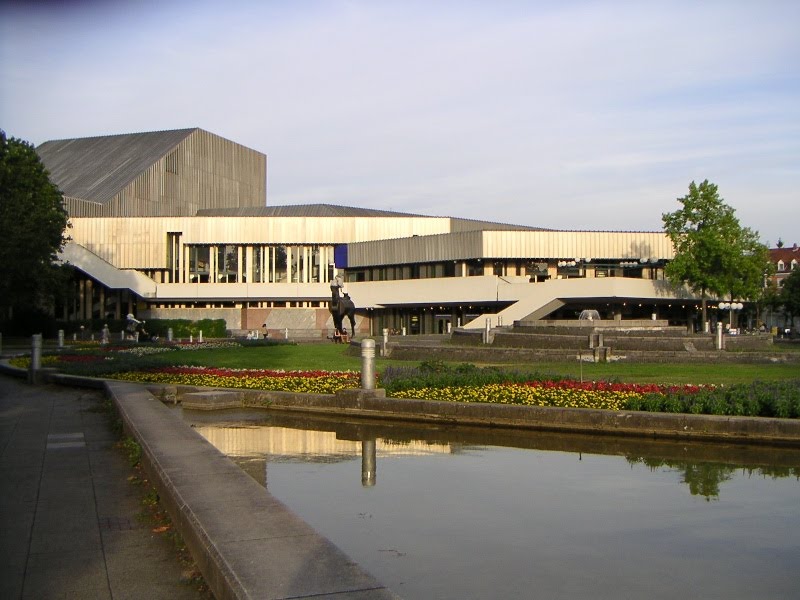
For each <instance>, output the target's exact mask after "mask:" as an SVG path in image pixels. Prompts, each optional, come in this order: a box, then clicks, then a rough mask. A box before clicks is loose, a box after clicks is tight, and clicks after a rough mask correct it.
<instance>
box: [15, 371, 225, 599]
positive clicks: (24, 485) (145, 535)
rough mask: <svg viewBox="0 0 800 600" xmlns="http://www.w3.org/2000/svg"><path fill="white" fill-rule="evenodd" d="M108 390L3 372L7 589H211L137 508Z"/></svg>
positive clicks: (88, 592) (104, 594)
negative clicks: (194, 582)
mask: <svg viewBox="0 0 800 600" xmlns="http://www.w3.org/2000/svg"><path fill="white" fill-rule="evenodd" d="M102 398H103V394H102V393H101V392H100V391H93V390H87V389H79V388H65V387H59V386H52V385H46V386H31V385H28V384H27V383H26V382H25V381H24V380H21V379H15V378H12V377H9V376H7V375H2V374H0V598H4V599H5V598H9V599H12V598H35V599H37V600H38V599H46V598H92V599H95V598H97V599H103V598H113V599H119V598H137V599H139V598H148V599H159V598H164V599H167V598H169V599H178V600H180V599H184V598H186V599H196V598H208V597H209V595H208V594H205V595H204V594H201V593H199V592H198V591H196V590H195V589H194V588H193V587H192V586H191V585H189V584H188V583H186V582H184V581H183V580H182V576H183V574H182V567H181V566H180V564H179V562H178V559H177V556H176V552H175V550H174V548H173V547H172V544H171V542H170V541H169V540H168V539H165V538H164V537H162V536H159V535H157V534H154V533H153V532H152V531H151V527H150V526H148V525H147V524H146V523H144V522H142V521H141V520H140V519H139V518H138V515H139V514H140V512H141V504H140V497H141V496H140V494H141V489H140V488H138V487H136V486H134V485H132V484H131V483H130V482H129V481H128V477H129V476H130V475H131V469H130V467H129V465H128V463H127V460H126V458H125V456H124V454H123V453H122V452H121V451H120V450H119V449H117V448H114V443H115V442H116V441H117V440H116V437H115V436H114V434H113V433H112V432H111V430H110V428H109V425H108V420H107V417H106V415H105V414H104V413H103V412H102V411H95V410H92V409H93V408H95V407H97V406H98V403H99V402H100V401H101V400H102Z"/></svg>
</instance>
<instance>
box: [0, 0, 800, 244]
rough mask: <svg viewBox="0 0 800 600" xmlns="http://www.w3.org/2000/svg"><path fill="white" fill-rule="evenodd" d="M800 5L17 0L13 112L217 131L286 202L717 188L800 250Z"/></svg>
mask: <svg viewBox="0 0 800 600" xmlns="http://www.w3.org/2000/svg"><path fill="white" fill-rule="evenodd" d="M798 23H800V3H799V2H794V1H769V0H765V1H759V2H750V1H747V2H745V1H736V0H727V1H723V2H714V1H708V2H696V1H694V2H683V1H680V0H677V1H671V2H634V1H631V2H627V1H607V2H581V1H569V2H504V1H498V2H452V1H444V2H415V1H404V2H401V1H398V2H390V1H386V2H380V1H373V2H362V1H358V0H353V1H349V2H348V1H330V2H325V1H317V2H315V1H302V0H300V1H296V2H247V1H237V0H232V1H230V2H225V3H222V2H209V1H199V2H181V1H176V2H169V1H163V2H153V1H148V0H144V1H132V0H131V1H121V0H120V1H116V2H103V1H101V0H94V1H84V2H79V1H75V0H72V1H70V0H67V1H65V2H60V3H59V2H23V1H21V0H19V1H17V2H7V1H3V2H2V3H0V75H2V78H1V79H0V127H2V128H3V129H4V130H5V131H6V132H7V133H8V134H9V135H13V136H16V137H20V138H23V139H26V140H28V141H31V142H32V143H34V144H40V143H42V142H44V141H46V140H50V139H60V138H67V137H85V136H93V135H106V134H113V133H128V132H135V131H154V130H160V129H179V128H184V127H195V126H197V127H201V128H203V129H206V130H208V131H211V132H213V133H216V134H218V135H221V136H223V137H226V138H229V139H232V140H234V141H237V142H239V143H242V144H244V145H246V146H249V147H252V148H255V149H256V150H259V151H261V152H264V153H265V154H267V156H268V181H267V194H268V196H267V202H268V204H298V203H311V202H325V203H332V204H343V205H349V206H363V207H372V208H380V209H391V210H398V211H408V212H416V213H421V214H430V215H448V216H463V217H468V218H475V219H489V220H496V221H500V222H509V223H522V224H526V225H536V226H542V227H551V228H557V229H606V230H607V229H611V230H659V229H661V214H662V213H664V212H669V211H672V210H675V209H676V208H677V207H678V203H677V201H676V198H678V197H680V196H683V195H684V194H686V193H687V191H688V186H689V183H690V182H691V181H693V180H695V181H698V182H699V181H702V180H703V179H709V180H710V181H712V182H714V183H716V184H717V185H718V186H719V190H720V195H721V196H722V197H723V198H724V200H725V201H726V202H727V203H728V204H730V205H731V206H733V207H734V208H735V209H736V211H737V215H738V217H739V219H740V221H741V223H742V224H743V225H746V226H749V227H752V228H753V229H756V230H758V231H759V233H760V234H761V237H762V240H763V241H769V242H772V244H773V245H774V243H775V242H776V241H777V240H778V238H779V237H780V238H782V239H783V241H784V242H787V243H789V244H791V243H792V242H798V243H800V225H799V224H798V215H799V214H800V213H798V206H800V35H798V31H799V29H798Z"/></svg>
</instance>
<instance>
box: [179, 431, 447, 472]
mask: <svg viewBox="0 0 800 600" xmlns="http://www.w3.org/2000/svg"><path fill="white" fill-rule="evenodd" d="M194 429H195V431H197V432H198V433H199V434H200V435H202V436H203V437H204V438H205V439H207V440H208V441H209V442H210V443H211V444H212V445H213V446H214V447H215V448H217V449H218V450H219V451H220V452H222V453H223V454H225V455H227V456H230V457H231V458H233V459H234V460H236V462H237V463H239V464H240V466H241V467H242V469H244V470H245V471H246V472H247V473H248V474H249V475H250V476H251V477H253V478H254V479H255V480H256V481H258V482H259V483H260V484H261V485H263V486H265V487H266V485H267V473H266V469H267V463H268V462H338V461H348V460H355V459H357V458H358V457H359V456H361V485H363V486H364V487H372V486H374V485H375V484H376V481H377V480H376V477H377V466H378V457H379V456H380V457H390V456H423V455H429V454H452V453H453V452H454V451H456V452H457V451H458V450H457V449H458V448H460V445H458V444H457V445H456V447H455V448H454V447H453V446H451V445H450V444H438V443H429V442H425V441H421V440H413V441H409V442H392V441H389V440H384V439H376V438H375V437H366V436H365V438H364V439H363V440H361V441H359V440H348V439H341V438H339V437H337V435H336V432H334V431H317V430H303V429H290V428H286V427H261V426H255V427H254V426H207V425H195V427H194Z"/></svg>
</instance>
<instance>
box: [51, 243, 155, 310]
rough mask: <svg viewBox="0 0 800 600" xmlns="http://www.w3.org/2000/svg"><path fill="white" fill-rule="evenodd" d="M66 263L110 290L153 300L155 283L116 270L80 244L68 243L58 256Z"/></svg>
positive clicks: (133, 272)
mask: <svg viewBox="0 0 800 600" xmlns="http://www.w3.org/2000/svg"><path fill="white" fill-rule="evenodd" d="M59 259H61V261H63V262H65V263H68V264H70V265H72V266H73V267H75V268H76V269H79V270H81V271H83V272H84V273H86V274H87V275H89V276H90V277H92V278H94V279H96V280H97V281H99V282H100V283H102V284H103V285H104V286H106V287H107V288H110V289H112V290H120V289H124V290H131V291H132V292H133V293H135V294H137V295H139V296H141V297H143V298H155V296H156V282H155V281H153V280H152V279H150V278H149V277H147V276H146V275H143V274H142V273H139V272H138V271H132V270H123V269H118V268H116V267H115V266H114V265H112V264H111V263H109V262H106V261H105V260H103V259H102V258H100V257H99V256H97V255H96V254H95V253H94V252H92V251H90V250H88V249H87V248H85V247H84V246H81V245H80V244H76V243H75V242H69V243H67V245H66V246H64V249H63V250H62V251H61V253H60V254H59Z"/></svg>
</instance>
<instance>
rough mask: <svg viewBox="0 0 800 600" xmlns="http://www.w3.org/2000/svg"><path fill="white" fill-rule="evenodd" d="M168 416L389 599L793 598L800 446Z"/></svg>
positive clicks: (799, 586)
mask: <svg viewBox="0 0 800 600" xmlns="http://www.w3.org/2000/svg"><path fill="white" fill-rule="evenodd" d="M184 417H185V418H186V419H187V420H188V421H189V422H190V423H191V424H192V425H193V426H194V427H195V428H196V430H197V431H198V432H200V433H201V434H202V435H203V436H204V437H206V438H207V439H208V440H209V441H210V442H211V443H213V444H214V445H215V446H217V447H218V448H219V449H220V450H221V451H223V452H224V453H226V454H228V455H229V456H231V457H232V458H233V459H234V460H236V461H237V462H238V463H239V464H240V465H241V466H242V468H244V469H245V470H246V471H247V472H248V473H250V474H251V476H253V477H254V478H255V479H256V480H258V481H259V482H261V483H262V484H263V485H265V486H266V487H267V489H268V490H269V492H270V493H271V494H273V495H274V496H276V497H277V498H278V499H280V500H281V501H282V502H284V503H285V504H286V505H288V506H289V507H290V508H291V509H292V510H294V511H295V512H296V513H298V514H299V515H300V516H301V517H302V518H303V519H305V520H306V521H307V522H308V523H309V524H311V525H312V526H313V527H314V528H315V529H317V530H318V531H319V532H320V533H322V534H323V535H325V536H326V537H328V538H329V539H330V540H332V541H333V542H334V543H335V544H336V545H337V546H339V547H340V548H342V549H343V550H344V551H345V552H346V553H347V554H348V555H349V556H351V557H352V558H353V559H354V560H355V561H356V562H358V563H359V564H361V565H362V566H363V567H364V568H366V569H367V570H368V571H369V572H370V573H372V574H373V575H375V576H376V577H377V578H378V579H379V580H381V581H382V582H383V583H384V584H386V585H387V586H388V587H389V588H391V589H392V590H393V591H394V592H396V593H397V594H398V595H400V596H402V597H403V598H408V599H426V600H427V599H431V598H453V599H465V598H570V599H572V598H593V599H596V598H670V599H672V598H677V597H684V598H798V597H800V477H799V476H800V450H796V449H795V450H789V449H773V448H754V447H744V446H736V445H725V444H688V443H679V442H664V441H662V442H642V441H639V440H631V439H621V438H610V437H602V436H600V437H598V436H568V435H561V434H551V433H541V432H514V431H498V430H478V429H463V428H441V427H417V426H413V427H412V426H408V425H398V424H391V423H372V422H370V423H369V424H366V423H365V422H363V421H361V422H359V421H340V420H330V419H308V418H297V417H290V416H286V415H277V416H273V417H270V418H268V419H265V418H264V414H263V413H260V414H258V415H255V414H249V413H243V412H228V413H221V414H214V415H207V414H201V413H195V412H188V411H186V412H184ZM256 419H258V421H256Z"/></svg>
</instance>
